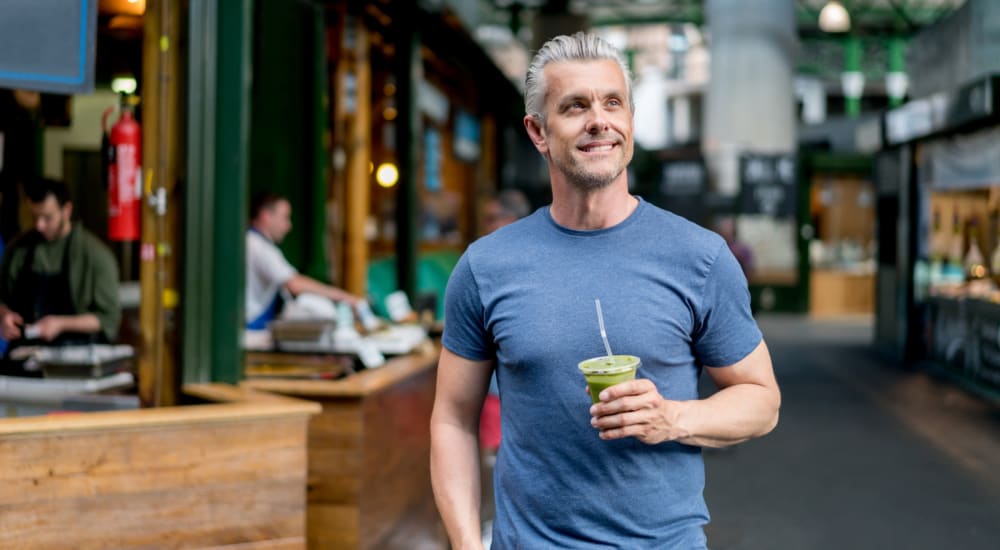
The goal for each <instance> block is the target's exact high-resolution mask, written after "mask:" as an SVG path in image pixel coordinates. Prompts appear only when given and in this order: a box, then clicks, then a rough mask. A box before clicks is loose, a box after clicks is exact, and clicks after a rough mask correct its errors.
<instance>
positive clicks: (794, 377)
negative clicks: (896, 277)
mask: <svg viewBox="0 0 1000 550" xmlns="http://www.w3.org/2000/svg"><path fill="white" fill-rule="evenodd" d="M759 322H760V326H761V329H762V330H763V332H764V336H765V339H766V341H767V343H768V347H769V348H770V351H771V355H772V358H773V360H774V365H775V371H776V373H777V377H778V382H779V384H780V386H781V389H782V399H783V403H782V409H781V420H780V422H779V424H778V427H777V428H776V429H775V431H774V432H772V433H771V434H770V435H768V436H767V437H764V438H762V439H758V440H754V441H750V442H748V443H744V444H742V445H738V446H735V447H732V448H729V449H723V450H706V451H705V468H706V475H707V479H708V481H707V487H706V490H705V498H706V500H707V502H708V506H709V510H710V511H711V514H712V518H713V519H712V523H711V524H710V525H709V526H708V528H707V529H706V530H707V533H708V542H709V547H710V548H712V550H867V549H871V550H895V549H905V550H922V549H928V550H931V549H933V550H939V549H947V550H978V549H983V550H997V549H1000V403H998V402H995V401H988V400H984V399H982V398H978V397H974V396H972V395H971V394H969V393H967V392H965V391H964V390H962V389H960V388H959V387H957V386H956V385H955V384H954V383H951V382H947V381H942V380H938V379H935V378H934V377H932V376H929V375H928V374H926V373H925V372H923V371H916V370H907V369H904V368H903V367H900V366H897V365H894V364H890V363H888V362H886V361H884V360H883V359H882V358H880V357H879V356H878V355H877V354H876V353H875V352H874V351H873V349H872V347H871V339H872V338H871V337H872V319H871V318H869V317H855V318H850V319H838V320H825V321H815V320H810V319H808V318H806V317H803V316H777V315H763V316H761V317H760V318H759ZM704 381H705V382H706V383H705V384H704V390H705V392H710V391H712V386H711V383H710V382H709V381H708V380H707V378H705V380H704ZM484 470H485V471H484V474H485V475H486V476H487V477H486V479H488V478H489V476H490V475H491V473H492V469H491V468H490V467H489V465H488V464H487V465H486V467H485V468H484ZM490 489H491V488H490V487H489V486H487V487H485V491H484V495H483V496H484V497H485V498H486V499H491V498H492V491H491V490H490ZM483 508H484V510H483V512H484V516H483V517H484V519H489V518H490V517H491V515H492V511H493V507H492V503H491V502H487V503H484V507H483ZM484 539H485V541H489V532H488V530H487V533H486V536H485V537H484ZM488 547H489V546H487V548H488Z"/></svg>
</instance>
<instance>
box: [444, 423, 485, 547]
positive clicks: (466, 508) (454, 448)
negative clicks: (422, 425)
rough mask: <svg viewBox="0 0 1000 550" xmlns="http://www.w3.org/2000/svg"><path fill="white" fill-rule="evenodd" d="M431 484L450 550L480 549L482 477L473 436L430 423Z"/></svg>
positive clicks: (457, 428)
mask: <svg viewBox="0 0 1000 550" xmlns="http://www.w3.org/2000/svg"><path fill="white" fill-rule="evenodd" d="M431 482H432V485H433V488H434V500H435V501H436V502H437V507H438V511H439V512H440V513H441V518H442V520H444V524H445V528H446V529H447V531H448V538H449V539H450V540H451V545H452V548H453V549H455V550H459V549H467V548H482V534H481V532H480V525H479V519H480V518H479V506H480V502H481V498H482V496H481V494H480V483H481V476H480V471H479V449H478V442H477V439H476V436H475V435H474V434H471V433H469V432H468V431H467V430H465V429H462V428H461V427H459V426H457V425H454V424H449V423H442V422H434V421H433V420H432V422H431Z"/></svg>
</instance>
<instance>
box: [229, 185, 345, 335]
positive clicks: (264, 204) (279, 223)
mask: <svg viewBox="0 0 1000 550" xmlns="http://www.w3.org/2000/svg"><path fill="white" fill-rule="evenodd" d="M291 230H292V206H291V204H290V203H289V202H288V200H287V199H285V198H284V197H280V196H278V195H275V194H273V193H261V194H258V195H256V196H255V197H254V198H253V201H252V202H251V204H250V228H249V230H248V231H247V279H246V328H248V329H254V330H260V329H265V328H267V323H268V322H269V321H271V320H273V319H276V318H277V316H278V313H279V309H280V301H281V294H283V293H286V291H287V293H290V294H291V295H292V296H298V295H300V294H303V293H309V294H317V295H319V296H323V297H326V298H329V299H330V300H334V301H337V302H347V303H348V304H351V305H352V306H355V305H357V304H358V302H359V301H360V298H358V297H357V296H354V295H353V294H350V293H348V292H347V291H346V290H342V289H340V288H337V287H335V286H331V285H328V284H325V283H322V282H320V281H317V280H316V279H313V278H312V277H309V276H307V275H303V274H301V273H299V272H298V271H297V270H296V269H295V268H294V267H293V266H292V265H291V264H290V263H288V260H287V259H285V255H284V253H282V252H281V249H280V248H278V245H279V244H281V241H283V240H284V239H285V235H287V234H288V232H289V231H291Z"/></svg>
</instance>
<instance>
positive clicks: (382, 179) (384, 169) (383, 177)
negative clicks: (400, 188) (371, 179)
mask: <svg viewBox="0 0 1000 550" xmlns="http://www.w3.org/2000/svg"><path fill="white" fill-rule="evenodd" d="M375 181H377V182H378V184H379V185H381V186H382V187H392V186H393V185H396V182H397V181H399V170H397V169H396V165H395V164H393V163H391V162H383V163H382V164H379V165H378V169H377V170H375Z"/></svg>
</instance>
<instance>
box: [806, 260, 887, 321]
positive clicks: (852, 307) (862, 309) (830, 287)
mask: <svg viewBox="0 0 1000 550" xmlns="http://www.w3.org/2000/svg"><path fill="white" fill-rule="evenodd" d="M874 304H875V276H874V275H872V274H864V273H850V272H844V271H826V270H816V269H814V270H813V271H812V273H810V275H809V314H810V315H814V316H824V315H850V314H871V313H873V312H874V311H875V305H874Z"/></svg>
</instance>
